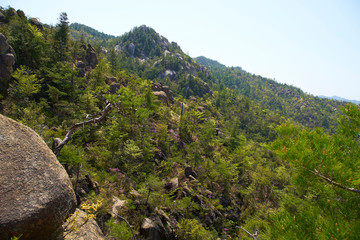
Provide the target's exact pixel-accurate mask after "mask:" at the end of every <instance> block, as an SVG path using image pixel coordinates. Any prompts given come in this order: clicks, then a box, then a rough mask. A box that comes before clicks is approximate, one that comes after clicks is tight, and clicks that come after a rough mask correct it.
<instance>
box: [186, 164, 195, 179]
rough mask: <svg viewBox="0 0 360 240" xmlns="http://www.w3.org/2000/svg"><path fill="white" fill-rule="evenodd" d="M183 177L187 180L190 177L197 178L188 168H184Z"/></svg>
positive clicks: (190, 168)
mask: <svg viewBox="0 0 360 240" xmlns="http://www.w3.org/2000/svg"><path fill="white" fill-rule="evenodd" d="M185 176H186V177H187V178H190V177H193V178H197V174H196V172H194V170H193V169H192V167H190V166H188V167H186V168H185Z"/></svg>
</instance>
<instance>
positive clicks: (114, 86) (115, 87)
mask: <svg viewBox="0 0 360 240" xmlns="http://www.w3.org/2000/svg"><path fill="white" fill-rule="evenodd" d="M120 87H121V86H120V83H111V84H110V93H111V94H116V92H117V90H119V89H120Z"/></svg>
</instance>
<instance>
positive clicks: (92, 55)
mask: <svg viewBox="0 0 360 240" xmlns="http://www.w3.org/2000/svg"><path fill="white" fill-rule="evenodd" d="M85 58H86V62H87V65H89V66H90V67H91V68H92V69H94V68H95V67H96V65H97V64H98V63H99V61H98V59H97V55H96V52H95V49H94V48H93V47H92V46H91V45H90V44H88V48H87V49H86V56H85Z"/></svg>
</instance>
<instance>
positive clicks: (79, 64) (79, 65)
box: [76, 61, 86, 77]
mask: <svg viewBox="0 0 360 240" xmlns="http://www.w3.org/2000/svg"><path fill="white" fill-rule="evenodd" d="M76 67H77V69H78V77H85V75H86V64H85V63H84V62H83V61H77V62H76Z"/></svg>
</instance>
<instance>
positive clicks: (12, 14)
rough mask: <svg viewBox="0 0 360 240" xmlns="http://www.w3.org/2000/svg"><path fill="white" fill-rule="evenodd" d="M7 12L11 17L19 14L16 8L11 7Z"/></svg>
mask: <svg viewBox="0 0 360 240" xmlns="http://www.w3.org/2000/svg"><path fill="white" fill-rule="evenodd" d="M5 14H6V15H8V16H9V17H13V16H16V15H17V12H16V10H15V9H14V8H9V9H8V10H6V11H5Z"/></svg>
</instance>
